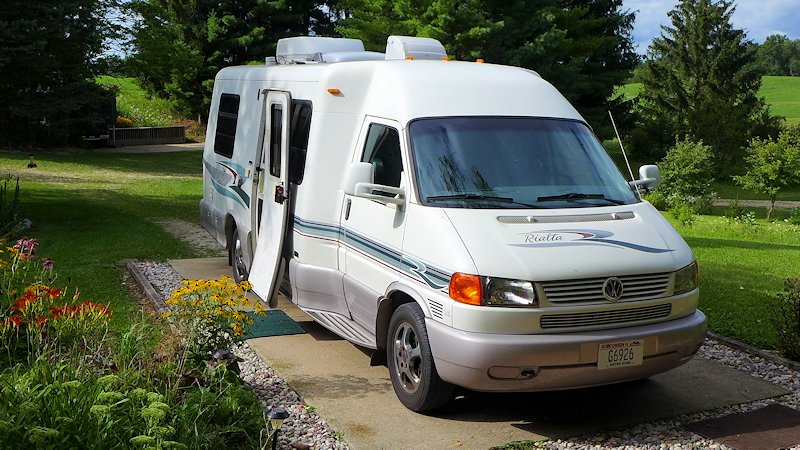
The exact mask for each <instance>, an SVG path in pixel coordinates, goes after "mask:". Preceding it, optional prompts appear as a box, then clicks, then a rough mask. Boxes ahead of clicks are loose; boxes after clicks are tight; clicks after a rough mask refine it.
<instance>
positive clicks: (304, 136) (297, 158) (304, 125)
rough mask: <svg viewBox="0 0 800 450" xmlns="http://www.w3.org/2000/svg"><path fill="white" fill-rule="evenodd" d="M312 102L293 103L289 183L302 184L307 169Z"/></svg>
mask: <svg viewBox="0 0 800 450" xmlns="http://www.w3.org/2000/svg"><path fill="white" fill-rule="evenodd" d="M311 109H312V108H311V102H309V101H308V100H293V101H292V120H291V131H290V132H289V139H290V142H289V182H291V183H294V184H300V183H302V182H303V173H304V172H305V168H306V152H307V150H308V135H309V132H310V131H311Z"/></svg>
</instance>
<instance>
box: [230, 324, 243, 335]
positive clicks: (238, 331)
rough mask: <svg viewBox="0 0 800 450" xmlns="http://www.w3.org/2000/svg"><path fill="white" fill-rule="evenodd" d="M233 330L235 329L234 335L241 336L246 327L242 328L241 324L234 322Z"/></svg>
mask: <svg viewBox="0 0 800 450" xmlns="http://www.w3.org/2000/svg"><path fill="white" fill-rule="evenodd" d="M231 330H233V334H234V335H236V336H241V335H242V332H243V331H244V328H242V325H241V324H239V323H237V322H234V323H232V324H231Z"/></svg>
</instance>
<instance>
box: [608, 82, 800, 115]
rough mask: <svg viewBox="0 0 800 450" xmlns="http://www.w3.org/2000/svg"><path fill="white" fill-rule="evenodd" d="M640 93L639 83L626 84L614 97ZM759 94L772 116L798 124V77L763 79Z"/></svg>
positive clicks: (799, 89) (630, 97) (626, 97)
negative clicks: (767, 105) (784, 118)
mask: <svg viewBox="0 0 800 450" xmlns="http://www.w3.org/2000/svg"><path fill="white" fill-rule="evenodd" d="M640 92H642V84H641V83H628V84H626V85H624V86H621V87H618V88H617V89H616V91H615V92H614V96H615V97H617V96H620V95H622V96H624V97H625V99H626V100H631V99H634V98H636V97H637V96H639V93H640ZM759 94H761V96H762V97H764V99H765V100H766V101H767V103H768V104H769V106H770V108H771V110H772V114H774V115H778V116H783V117H786V123H788V124H800V77H764V78H763V79H762V80H761V90H760V91H759Z"/></svg>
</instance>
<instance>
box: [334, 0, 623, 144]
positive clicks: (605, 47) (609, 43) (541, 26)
mask: <svg viewBox="0 0 800 450" xmlns="http://www.w3.org/2000/svg"><path fill="white" fill-rule="evenodd" d="M340 6H341V8H342V9H343V10H345V11H347V12H348V13H349V14H348V16H347V17H346V18H345V19H344V20H343V21H341V22H340V23H339V24H338V26H337V30H338V31H339V32H340V33H341V34H342V35H343V36H345V37H351V38H357V39H361V40H363V41H364V44H365V46H366V47H367V48H368V49H370V50H377V51H383V49H384V48H385V46H386V38H387V36H389V35H392V34H400V35H410V36H424V37H432V38H435V39H438V40H439V41H441V42H442V44H443V45H444V47H445V49H447V51H448V52H449V53H450V54H451V55H452V56H453V57H454V58H455V59H460V60H474V59H476V58H482V59H485V60H486V61H487V62H492V63H499V64H509V65H514V66H520V67H526V68H529V69H533V70H535V71H537V72H538V73H540V74H541V75H542V76H543V77H544V78H545V79H547V80H549V81H550V82H552V83H553V84H554V85H555V86H556V87H557V88H558V89H559V90H560V91H561V92H562V93H563V94H564V95H565V96H566V97H567V99H568V100H570V101H571V102H572V103H573V104H574V105H575V106H576V108H577V109H578V110H579V111H580V112H581V114H583V116H584V117H586V119H587V120H588V121H589V123H592V124H593V126H594V127H595V130H596V131H597V133H598V134H599V135H600V136H602V137H610V136H611V135H612V131H611V126H610V123H609V121H608V115H607V112H606V111H607V110H608V109H609V108H612V109H614V110H615V112H617V111H619V112H621V111H620V109H621V102H622V100H621V99H615V100H609V98H610V97H611V94H612V92H613V89H614V86H616V85H619V84H622V82H623V81H624V80H626V79H627V78H628V77H629V76H630V72H631V70H632V69H633V67H634V65H635V64H636V62H637V56H636V54H635V52H634V51H633V45H632V41H631V31H632V27H633V19H634V15H633V13H631V12H629V11H626V10H623V9H622V7H623V6H622V1H621V0H594V1H589V2H587V1H579V0H535V1H529V2H501V1H492V0H468V1H455V0H445V1H433V0H424V1H419V2H410V1H402V2H394V1H390V0H346V1H343V2H342V3H340ZM617 116H618V117H617V120H620V119H622V114H617Z"/></svg>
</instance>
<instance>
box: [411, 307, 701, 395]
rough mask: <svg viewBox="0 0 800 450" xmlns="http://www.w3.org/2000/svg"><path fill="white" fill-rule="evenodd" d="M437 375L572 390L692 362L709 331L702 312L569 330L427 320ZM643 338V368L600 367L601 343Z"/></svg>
mask: <svg viewBox="0 0 800 450" xmlns="http://www.w3.org/2000/svg"><path fill="white" fill-rule="evenodd" d="M426 326H427V330H428V337H429V340H430V346H431V351H432V353H433V357H434V360H435V364H436V370H437V371H438V372H439V376H440V377H441V378H442V379H443V380H445V381H448V382H450V383H453V384H456V385H458V386H463V387H466V388H469V389H473V390H476V391H505V392H513V391H517V392H524V391H545V390H558V389H571V388H580V387H588V386H596V385H602V384H610V383H619V382H622V381H628V380H635V379H638V378H645V377H648V376H651V375H655V374H657V373H661V372H665V371H667V370H670V369H673V368H675V367H678V366H680V365H682V364H685V363H686V362H688V361H689V360H690V359H691V358H692V356H694V354H695V353H696V352H697V350H698V349H699V348H700V344H702V343H703V339H704V338H705V334H706V316H705V315H704V314H703V313H702V312H701V311H699V310H696V311H695V312H694V313H693V314H691V315H689V316H686V317H683V318H680V319H676V320H671V321H668V322H661V323H656V324H650V325H643V326H638V327H629V328H616V329H610V330H598V331H587V332H581V333H569V334H540V335H508V334H488V333H471V332H466V331H460V330H456V329H454V328H451V327H448V326H447V325H443V324H441V323H439V322H436V321H433V320H430V319H428V320H426ZM632 339H641V340H644V361H643V363H642V365H641V366H635V367H625V368H617V369H607V370H598V369H597V353H598V345H599V344H602V343H607V342H616V341H627V340H632Z"/></svg>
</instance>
